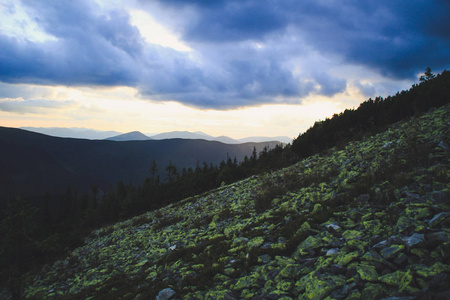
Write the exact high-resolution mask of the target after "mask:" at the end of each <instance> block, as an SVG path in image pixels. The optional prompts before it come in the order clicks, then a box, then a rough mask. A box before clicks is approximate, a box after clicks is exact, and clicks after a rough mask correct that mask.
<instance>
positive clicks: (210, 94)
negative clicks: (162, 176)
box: [0, 0, 450, 135]
mask: <svg viewBox="0 0 450 300" xmlns="http://www.w3.org/2000/svg"><path fill="white" fill-rule="evenodd" d="M449 19H450V4H449V3H448V1H440V0H435V1H420V0H413V1H407V2H401V3H400V2H398V1H397V2H396V1H388V0H381V1H380V0H378V1H351V0H346V1H290V0H282V1H265V0H263V1H261V0H258V1H256V0H246V1H242V0H239V1H238V0H228V1H186V0H183V1H181V0H164V1H162V0H161V1H158V0H154V1H150V0H149V1H138V0H136V1H126V2H123V1H106V0H102V1H98V2H95V1H88V0H80V1H50V2H49V1H44V0H41V1H39V0H36V1H7V0H2V1H0V49H1V54H0V113H1V114H2V115H1V116H3V117H4V118H6V117H8V119H9V120H11V119H14V120H15V121H17V120H18V115H14V113H17V114H21V115H24V114H35V116H34V118H39V116H38V114H42V115H44V114H46V113H47V115H48V113H49V112H52V113H55V112H59V113H60V116H59V118H60V119H70V118H73V120H81V119H83V120H84V121H85V122H86V120H91V121H92V122H93V120H97V122H102V126H109V127H110V128H103V129H115V130H117V128H112V124H114V123H113V122H112V121H111V122H109V121H108V120H110V119H111V120H112V119H114V117H112V116H113V115H115V114H117V113H119V112H120V111H122V112H123V109H120V108H118V107H127V108H128V109H127V111H128V110H129V111H130V113H129V115H128V116H125V115H123V118H128V119H129V120H130V122H132V120H133V116H134V117H136V115H135V114H138V115H140V114H143V112H142V111H138V110H139V109H146V112H145V113H147V115H152V116H153V117H152V121H147V122H145V121H144V120H140V121H139V123H138V122H137V121H134V122H132V124H134V126H135V128H134V129H132V130H144V129H141V128H142V127H145V128H148V127H149V124H151V123H159V124H160V127H158V128H156V127H153V128H154V130H150V131H160V129H162V127H164V128H167V127H170V126H169V124H171V123H172V124H174V122H175V118H174V117H173V116H174V115H177V113H175V112H174V111H170V105H168V104H167V103H168V102H176V103H179V104H178V106H177V107H178V108H179V109H178V111H184V113H186V115H183V116H182V117H183V120H184V122H182V124H180V125H179V126H184V127H183V128H177V129H178V130H189V128H188V127H192V124H196V126H198V127H201V126H204V127H206V126H213V125H214V122H213V121H214V120H215V119H214V118H215V117H208V116H216V115H220V114H221V111H223V114H224V115H226V117H224V120H226V119H228V120H234V119H235V118H236V117H234V116H240V115H242V114H241V113H242V112H243V111H245V112H248V113H249V112H250V111H252V109H254V110H255V111H258V113H253V115H251V114H250V113H249V114H248V115H245V116H243V117H242V118H243V119H242V120H243V121H242V122H243V123H244V124H240V125H243V126H247V127H248V128H251V127H252V126H255V124H261V123H260V122H259V121H257V119H258V118H260V116H261V117H263V118H264V119H265V120H272V123H271V122H266V123H265V124H264V125H262V126H268V127H270V126H274V127H277V125H276V122H275V121H274V120H276V119H277V117H276V116H273V115H272V116H271V112H273V111H277V109H278V107H284V108H285V109H286V110H285V111H284V112H280V113H279V114H278V115H280V114H283V115H284V116H286V120H288V119H289V117H288V115H289V114H290V113H289V112H290V111H296V109H294V107H295V108H298V109H304V110H305V109H306V108H305V107H306V103H311V101H313V102H314V101H318V102H317V103H329V105H330V107H332V108H333V109H331V111H332V112H331V111H330V113H334V112H337V111H336V110H338V111H339V109H343V108H346V107H352V106H357V104H358V103H359V102H362V101H364V100H365V99H367V98H368V97H374V96H378V95H383V96H385V95H388V94H392V93H395V92H397V91H398V90H402V89H406V88H408V87H409V86H410V85H411V84H412V83H414V82H415V81H417V76H418V74H419V73H421V72H422V71H423V70H424V69H425V67H427V66H430V67H431V68H432V70H434V71H442V70H443V69H444V68H448V66H449V65H450V64H449V61H448V57H450V34H449V32H450V30H449V28H448V20H449ZM58 89H59V91H62V90H64V89H65V91H68V90H70V91H71V93H72V94H64V93H59V94H58ZM75 90H77V91H78V92H75ZM88 90H89V92H87V91H88ZM125 90H126V91H127V92H124V91H125ZM55 93H56V94H57V95H56V94H55ZM115 93H117V94H115ZM106 95H108V96H106ZM117 95H120V97H117ZM105 97H108V98H107V99H105ZM314 99H316V100H314ZM140 102H143V103H142V104H139V105H138V104H137V103H140ZM112 103H115V104H114V105H113V104H112ZM117 103H120V105H116V104H117ZM157 103H161V104H157ZM164 103H166V104H164ZM331 103H334V104H331ZM161 105H162V106H164V107H165V108H164V109H163V110H162V111H159V109H160V108H161ZM308 105H311V104H308ZM180 107H183V108H182V109H181V108H180ZM187 107H190V108H187ZM267 107H272V108H273V109H270V108H269V109H267ZM274 107H277V109H275V108H274ZM133 108H134V111H135V114H133V113H132V112H131V111H133ZM152 110H156V111H158V115H155V114H152ZM322 111H323V110H322ZM99 112H102V113H103V114H102V116H100V115H101V114H100V113H99ZM106 112H109V113H110V115H107V114H106ZM82 113H84V114H85V115H84V117H81V114H82ZM199 114H200V115H202V114H207V115H206V116H205V117H204V118H203V119H202V118H200V119H201V120H203V122H204V123H202V124H200V123H199V121H198V119H197V118H198V115H199ZM255 114H256V115H257V114H260V116H258V117H255ZM3 117H2V118H3ZM314 117H316V118H315V119H318V118H321V117H324V116H323V115H321V114H316V115H314ZM136 120H137V119H136ZM289 120H290V119H289ZM143 122H144V123H143ZM251 122H254V123H253V125H252V123H251ZM302 122H305V121H304V120H301V119H299V120H298V124H297V126H296V130H299V129H300V128H302V126H303V123H302ZM14 124H17V123H14ZM98 124H100V123H97V127H98V126H99V125H98ZM108 124H109V125H108ZM161 124H165V125H161ZM245 124H246V125H245ZM222 125H223V124H221V126H222ZM309 125H311V124H309ZM154 126H156V125H154ZM136 127H139V128H136ZM198 127H196V128H195V130H202V129H203V131H207V129H205V128H198ZM241 128H242V127H241ZM244 128H245V127H244ZM193 129H194V128H193ZM125 130H128V129H125V128H124V129H122V130H121V131H125ZM211 130H213V131H214V130H219V128H215V127H214V126H213V127H211ZM280 130H281V128H280ZM286 130H287V131H289V133H283V132H278V133H277V135H290V134H291V133H290V132H292V131H293V130H294V129H293V128H290V129H286ZM266 131H267V130H266ZM263 132H264V131H263ZM211 133H212V132H211ZM221 134H226V132H222V133H221ZM296 134H298V132H297V133H296Z"/></svg>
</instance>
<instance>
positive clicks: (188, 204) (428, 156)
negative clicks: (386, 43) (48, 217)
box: [25, 106, 450, 299]
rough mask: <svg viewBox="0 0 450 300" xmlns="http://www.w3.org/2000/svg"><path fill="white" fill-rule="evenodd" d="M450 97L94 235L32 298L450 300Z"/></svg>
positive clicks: (44, 277)
mask: <svg viewBox="0 0 450 300" xmlns="http://www.w3.org/2000/svg"><path fill="white" fill-rule="evenodd" d="M449 115H450V106H446V107H443V108H440V109H435V110H433V111H431V112H429V113H427V114H425V115H423V116H421V117H420V118H416V119H413V120H410V121H408V122H406V123H399V124H396V125H394V126H393V127H391V128H390V129H389V130H387V131H386V132H384V133H381V134H378V135H376V136H374V137H370V138H367V139H364V140H362V141H361V142H354V143H351V144H349V145H347V146H346V147H345V148H343V149H332V150H330V151H328V152H327V153H324V154H322V155H315V156H312V157H310V158H308V159H306V160H303V161H301V162H299V163H297V164H295V165H293V166H291V167H289V168H285V169H283V170H280V171H277V172H273V173H270V174H264V175H261V176H253V177H251V178H248V179H246V180H243V181H240V182H238V183H235V184H232V185H229V186H223V187H221V188H219V189H216V190H214V191H211V192H208V193H205V194H203V195H199V196H197V197H193V198H189V199H185V200H184V201H182V202H179V203H176V204H173V205H170V206H167V207H165V208H163V209H160V210H157V211H153V212H148V213H146V214H144V215H141V216H138V217H135V218H133V219H130V220H128V221H126V222H122V223H117V224H115V225H112V226H108V227H104V228H102V229H100V230H97V231H95V232H93V233H92V234H91V236H90V237H89V238H88V239H87V240H86V244H85V246H83V247H80V248H78V249H76V250H74V251H73V252H71V253H70V255H69V256H68V257H67V258H66V259H63V260H60V261H57V262H56V263H54V264H53V265H50V266H48V267H46V268H45V269H43V270H42V271H41V272H40V273H39V274H33V275H30V276H29V278H28V286H27V288H26V290H25V296H26V297H28V298H34V299H52V298H61V299H154V298H155V297H157V298H158V299H169V298H170V299H297V298H298V299H383V298H387V299H416V298H418V299H422V298H423V299H447V297H448V295H449V293H450V290H449V285H448V282H450V280H449V279H450V276H449V274H450V261H449V253H450V228H449V225H450V213H449V204H450V203H449V198H450V184H449V177H450V171H449V170H450V168H449V165H450V163H449V158H450V156H449V147H450V140H449V137H450V132H449V128H450V121H449V118H448V116H449Z"/></svg>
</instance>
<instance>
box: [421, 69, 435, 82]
mask: <svg viewBox="0 0 450 300" xmlns="http://www.w3.org/2000/svg"><path fill="white" fill-rule="evenodd" d="M435 77H436V75H434V74H433V73H431V68H430V67H427V68H426V69H425V73H424V75H422V76H420V79H419V80H420V82H424V81H429V80H432V79H434V78H435Z"/></svg>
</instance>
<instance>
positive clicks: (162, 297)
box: [156, 288, 175, 300]
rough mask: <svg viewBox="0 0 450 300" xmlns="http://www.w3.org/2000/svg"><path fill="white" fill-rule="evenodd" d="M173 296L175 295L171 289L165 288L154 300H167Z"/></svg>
mask: <svg viewBox="0 0 450 300" xmlns="http://www.w3.org/2000/svg"><path fill="white" fill-rule="evenodd" d="M173 295H175V291H174V290H172V289H171V288H166V289H163V290H162V291H160V292H159V293H158V296H156V300H169V299H170V298H171V297H172V296H173Z"/></svg>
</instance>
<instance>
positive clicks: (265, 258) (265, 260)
mask: <svg viewBox="0 0 450 300" xmlns="http://www.w3.org/2000/svg"><path fill="white" fill-rule="evenodd" d="M271 260H272V257H271V256H270V255H268V254H263V255H260V256H258V262H259V263H263V264H267V263H268V262H270V261H271Z"/></svg>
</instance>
